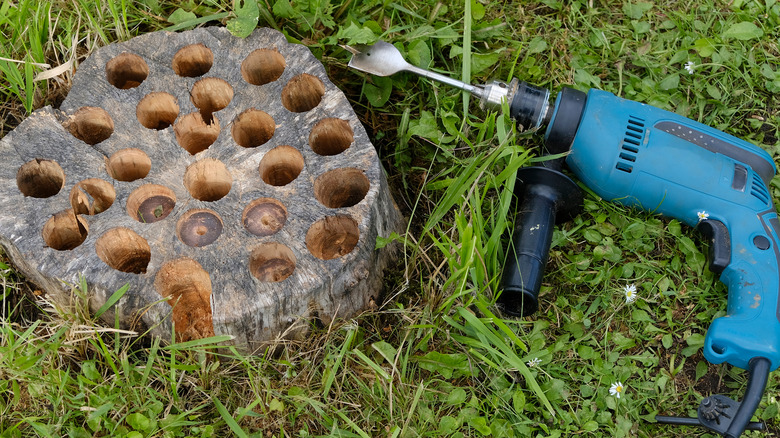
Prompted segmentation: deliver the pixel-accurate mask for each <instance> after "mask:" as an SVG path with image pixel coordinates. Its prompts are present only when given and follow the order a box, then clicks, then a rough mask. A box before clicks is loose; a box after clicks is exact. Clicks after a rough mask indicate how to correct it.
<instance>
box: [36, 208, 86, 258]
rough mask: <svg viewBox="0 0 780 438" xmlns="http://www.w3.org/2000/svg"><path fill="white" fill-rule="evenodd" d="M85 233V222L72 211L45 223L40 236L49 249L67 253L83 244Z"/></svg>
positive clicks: (66, 211) (64, 212)
mask: <svg viewBox="0 0 780 438" xmlns="http://www.w3.org/2000/svg"><path fill="white" fill-rule="evenodd" d="M87 233H88V229H87V222H86V221H85V220H84V219H83V218H81V217H80V216H77V215H76V214H74V213H73V210H65V211H61V212H59V213H56V214H55V215H54V216H52V217H51V218H49V220H47V221H46V224H44V225H43V231H42V232H41V236H42V237H43V242H44V243H45V244H46V246H48V247H49V248H52V249H56V250H57V251H67V250H71V249H73V248H76V247H77V246H79V245H81V244H82V243H84V240H86V238H87Z"/></svg>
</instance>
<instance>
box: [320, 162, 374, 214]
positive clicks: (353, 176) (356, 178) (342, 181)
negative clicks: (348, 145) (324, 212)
mask: <svg viewBox="0 0 780 438" xmlns="http://www.w3.org/2000/svg"><path fill="white" fill-rule="evenodd" d="M370 186H371V184H370V183H369V182H368V178H367V177H366V174H364V173H363V171H362V170H359V169H354V168H345V169H335V170H331V171H329V172H325V173H323V174H322V175H320V176H319V177H317V179H316V180H315V181H314V197H316V198H317V200H318V201H320V203H322V205H324V206H326V207H328V208H344V207H352V206H353V205H355V204H357V203H358V202H360V201H362V200H363V198H365V197H366V193H368V189H369V187H370Z"/></svg>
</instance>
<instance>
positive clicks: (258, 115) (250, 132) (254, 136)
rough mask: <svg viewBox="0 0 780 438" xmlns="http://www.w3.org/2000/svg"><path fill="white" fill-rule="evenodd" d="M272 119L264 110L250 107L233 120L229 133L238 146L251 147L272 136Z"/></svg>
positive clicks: (273, 129) (274, 126) (273, 127)
mask: <svg viewBox="0 0 780 438" xmlns="http://www.w3.org/2000/svg"><path fill="white" fill-rule="evenodd" d="M275 130H276V125H275V124H274V119H273V118H272V117H271V116H269V115H268V113H266V112H265V111H260V110H257V109H254V108H250V109H248V110H246V111H244V112H243V113H241V114H239V115H238V117H236V118H235V120H233V128H232V129H231V133H232V134H233V139H234V140H235V141H236V143H237V144H238V145H239V146H242V147H245V148H253V147H256V146H260V145H261V144H264V143H265V142H267V141H268V140H270V139H271V137H273V136H274V131H275Z"/></svg>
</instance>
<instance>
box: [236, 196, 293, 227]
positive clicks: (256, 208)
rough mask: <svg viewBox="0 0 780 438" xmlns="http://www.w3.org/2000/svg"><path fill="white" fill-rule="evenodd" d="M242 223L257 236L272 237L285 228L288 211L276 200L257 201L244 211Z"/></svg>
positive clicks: (262, 199)
mask: <svg viewBox="0 0 780 438" xmlns="http://www.w3.org/2000/svg"><path fill="white" fill-rule="evenodd" d="M241 222H242V223H243V224H244V228H246V230H247V231H249V232H250V233H252V234H254V235H255V236H261V237H262V236H270V235H272V234H275V233H277V232H279V230H281V229H282V227H284V224H285V222H287V209H286V208H285V207H284V205H283V204H282V203H281V202H279V201H277V200H276V199H271V198H260V199H255V200H254V201H252V202H250V203H249V205H247V206H246V208H245V209H244V213H243V214H242V215H241Z"/></svg>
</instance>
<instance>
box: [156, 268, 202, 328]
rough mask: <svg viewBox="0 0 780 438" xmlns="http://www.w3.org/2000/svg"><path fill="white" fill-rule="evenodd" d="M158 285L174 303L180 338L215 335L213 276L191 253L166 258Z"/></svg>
mask: <svg viewBox="0 0 780 438" xmlns="http://www.w3.org/2000/svg"><path fill="white" fill-rule="evenodd" d="M154 287H155V289H157V292H158V293H159V294H160V295H161V296H162V297H164V298H168V300H167V302H168V304H169V305H171V306H172V307H173V310H172V313H173V315H172V317H173V325H174V328H175V330H176V340H177V341H178V342H184V341H190V340H193V339H201V338H208V337H210V336H214V325H213V322H212V315H211V277H210V276H209V273H208V272H206V270H204V269H203V267H202V266H201V265H200V263H198V262H196V261H195V260H193V259H191V258H188V257H182V258H179V259H176V260H171V261H169V262H166V263H165V264H164V265H162V267H161V268H160V270H159V271H158V272H157V275H156V276H155V277H154Z"/></svg>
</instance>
